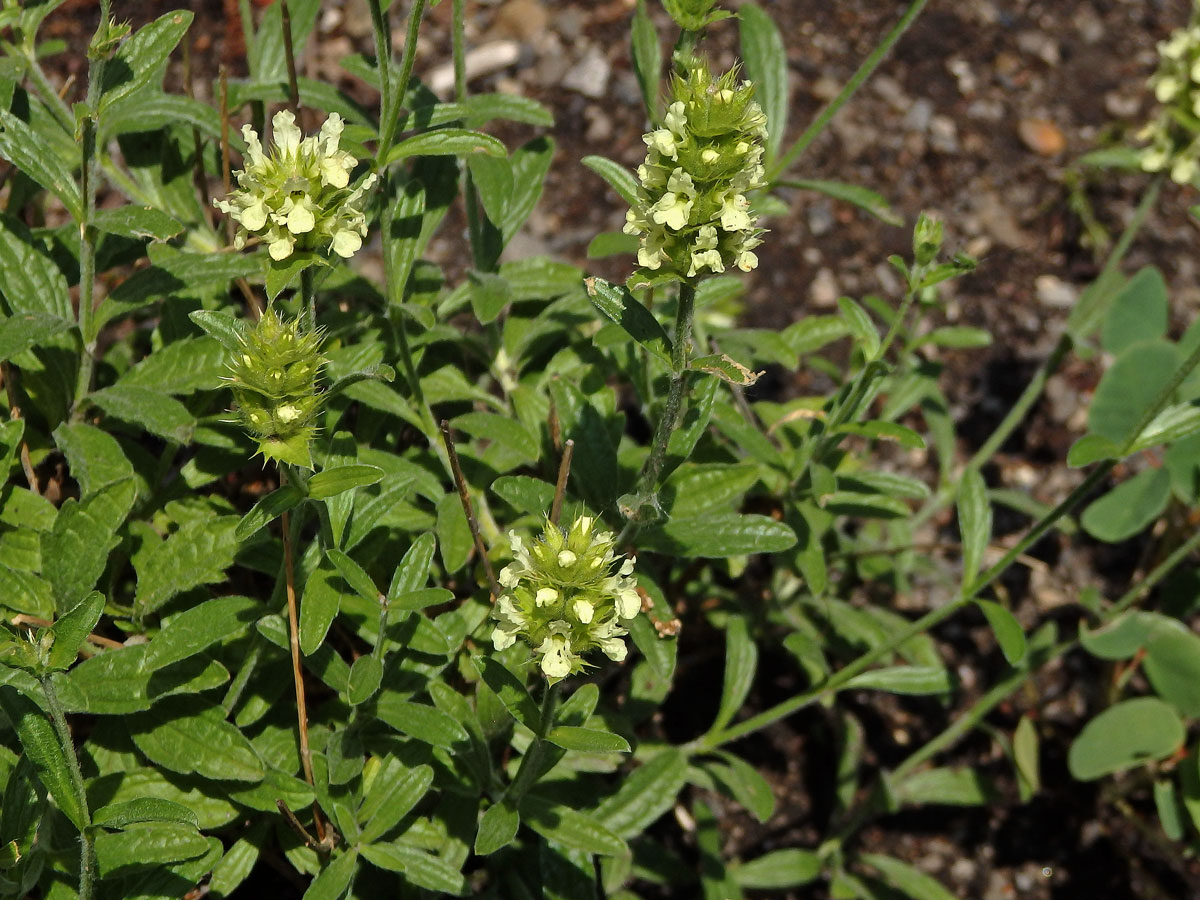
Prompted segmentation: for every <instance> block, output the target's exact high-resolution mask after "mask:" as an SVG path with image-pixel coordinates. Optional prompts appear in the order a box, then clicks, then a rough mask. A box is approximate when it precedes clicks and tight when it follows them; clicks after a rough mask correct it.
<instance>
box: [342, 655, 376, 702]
mask: <svg viewBox="0 0 1200 900" xmlns="http://www.w3.org/2000/svg"><path fill="white" fill-rule="evenodd" d="M382 680H383V663H381V662H380V661H379V658H378V657H376V656H371V655H369V654H368V655H367V656H360V657H359V658H358V659H356V660H355V661H354V662H353V664H351V666H350V683H349V685H348V686H347V687H346V698H347V699H348V700H349V701H350V705H351V706H358V705H360V704H362V703H366V702H367V701H368V700H370V699H371V698H372V697H374V696H375V692H376V691H378V690H379V684H380V682H381V681H382Z"/></svg>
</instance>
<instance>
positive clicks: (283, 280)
mask: <svg viewBox="0 0 1200 900" xmlns="http://www.w3.org/2000/svg"><path fill="white" fill-rule="evenodd" d="M317 259H318V257H317V255H316V254H315V253H313V252H311V251H299V250H298V251H296V252H295V253H293V254H291V255H290V256H288V257H287V258H286V259H272V260H271V261H270V262H269V263H268V264H267V277H266V279H265V281H264V284H263V287H264V288H265V289H266V291H267V300H268V301H272V302H273V301H274V300H276V299H278V297H279V295H280V294H282V293H283V292H284V291H285V290H287V289H288V287H289V286H290V285H291V284H292V283H294V282H295V281H296V280H297V279H299V277H300V275H301V273H302V272H304V270H305V269H309V268H312V267H313V266H315V265H317Z"/></svg>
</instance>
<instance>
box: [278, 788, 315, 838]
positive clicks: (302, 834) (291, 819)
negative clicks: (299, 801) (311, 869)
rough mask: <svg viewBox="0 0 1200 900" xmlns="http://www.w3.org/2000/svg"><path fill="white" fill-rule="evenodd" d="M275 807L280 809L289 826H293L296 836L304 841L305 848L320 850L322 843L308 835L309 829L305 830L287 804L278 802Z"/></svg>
mask: <svg viewBox="0 0 1200 900" xmlns="http://www.w3.org/2000/svg"><path fill="white" fill-rule="evenodd" d="M275 805H276V806H277V807H279V811H280V812H281V813H282V814H283V818H284V820H285V821H286V822H287V823H288V825H290V826H292V831H294V832H296V835H297V836H298V837H299V838H300V840H302V841H304V846H305V847H308V848H309V849H310V850H318V849H320V843H319V842H318V841H316V840H315V839H314V838H313V836H312V835H311V834H309V833H308V829H307V828H305V827H304V824H303V823H302V822H301V821H300V820H299V819H297V818H296V814H295V813H294V812H292V808H291V807H290V806H288V805H287V803H285V802H284V801H283V800H276V801H275Z"/></svg>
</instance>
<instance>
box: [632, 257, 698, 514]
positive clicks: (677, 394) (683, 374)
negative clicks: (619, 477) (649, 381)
mask: <svg viewBox="0 0 1200 900" xmlns="http://www.w3.org/2000/svg"><path fill="white" fill-rule="evenodd" d="M695 312H696V287H695V285H693V284H692V283H691V282H690V281H684V282H682V283H681V284H680V285H679V300H678V309H677V310H676V312H675V335H674V339H675V345H674V346H673V347H672V348H671V369H672V372H671V386H670V389H669V390H668V391H667V405H666V407H665V408H664V409H663V416H662V418H661V419H660V420H659V422H658V428H657V429H656V430H655V432H654V443H653V445H652V446H651V448H650V456H649V458H648V459H647V460H646V465H645V466H644V467H643V468H642V477H641V480H640V481H639V483H638V489H639V491H640V492H642V493H645V494H648V493H651V492H653V491H657V490H658V479H659V475H660V474H661V473H662V467H663V463H664V462H665V461H666V457H667V447H668V446H669V445H670V443H671V433H672V432H674V431H675V426H676V424H678V421H679V410H680V408H681V407H682V406H683V391H684V387H685V385H686V384H687V366H688V344H689V342H690V341H691V337H692V320H693V318H694V316H695Z"/></svg>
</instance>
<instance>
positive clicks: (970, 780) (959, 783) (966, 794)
mask: <svg viewBox="0 0 1200 900" xmlns="http://www.w3.org/2000/svg"><path fill="white" fill-rule="evenodd" d="M894 792H895V799H896V801H897V802H898V803H901V804H911V805H914V806H917V805H919V806H930V805H937V806H985V805H987V804H990V803H998V802H1000V795H999V793H998V792H997V791H996V789H995V788H994V786H993V785H992V784H991V782H990V781H988V780H987V779H986V778H984V776H983V775H981V774H980V773H979V772H978V771H976V770H975V769H971V768H967V767H965V766H962V767H948V766H947V767H940V768H936V769H923V770H921V771H920V772H916V773H914V774H912V775H909V776H908V777H907V778H905V779H904V780H903V781H901V782H900V784H899V785H897V786H895V787H894Z"/></svg>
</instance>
